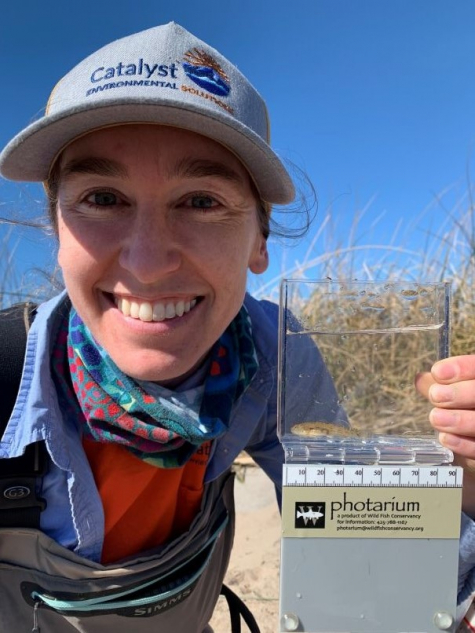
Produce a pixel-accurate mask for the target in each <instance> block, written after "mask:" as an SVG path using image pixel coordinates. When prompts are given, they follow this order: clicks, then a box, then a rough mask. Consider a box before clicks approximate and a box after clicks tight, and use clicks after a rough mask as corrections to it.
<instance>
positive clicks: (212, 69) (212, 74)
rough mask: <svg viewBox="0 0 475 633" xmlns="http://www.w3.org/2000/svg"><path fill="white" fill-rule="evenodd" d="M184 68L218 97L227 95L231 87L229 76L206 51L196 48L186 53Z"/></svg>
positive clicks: (192, 79) (187, 73)
mask: <svg viewBox="0 0 475 633" xmlns="http://www.w3.org/2000/svg"><path fill="white" fill-rule="evenodd" d="M185 59H186V61H185V62H183V70H184V71H185V73H186V75H187V76H188V77H189V78H190V79H191V81H194V82H195V84H197V85H198V86H199V87H200V88H204V90H207V91H208V92H211V93H212V94H214V95H217V96H218V97H227V96H228V94H229V92H230V90H231V87H230V85H229V77H228V76H227V75H226V73H225V72H224V70H223V69H222V68H221V66H220V65H219V64H218V62H217V61H216V60H215V59H214V58H213V57H211V55H209V54H208V53H206V51H204V50H200V49H199V48H194V49H192V50H191V51H188V52H187V53H185Z"/></svg>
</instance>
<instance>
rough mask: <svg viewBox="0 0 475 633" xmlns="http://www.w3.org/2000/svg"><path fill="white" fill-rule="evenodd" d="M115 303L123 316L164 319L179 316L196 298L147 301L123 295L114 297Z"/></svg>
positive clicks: (194, 303) (192, 304)
mask: <svg viewBox="0 0 475 633" xmlns="http://www.w3.org/2000/svg"><path fill="white" fill-rule="evenodd" d="M115 304H116V306H117V308H118V309H119V310H120V312H122V314H123V315H124V316H130V317H132V318H133V319H139V321H165V319H174V318H175V317H181V316H183V315H184V314H186V313H187V312H189V311H190V310H192V309H193V308H194V307H195V305H196V299H193V300H192V301H177V302H176V303H175V302H171V301H170V302H168V303H161V302H157V303H149V302H148V301H141V302H139V301H130V300H129V299H125V298H124V297H115Z"/></svg>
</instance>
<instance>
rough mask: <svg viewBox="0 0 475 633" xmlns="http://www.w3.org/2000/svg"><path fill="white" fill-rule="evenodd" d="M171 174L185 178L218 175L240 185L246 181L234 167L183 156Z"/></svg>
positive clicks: (171, 175)
mask: <svg viewBox="0 0 475 633" xmlns="http://www.w3.org/2000/svg"><path fill="white" fill-rule="evenodd" d="M169 176H170V177H171V178H173V177H178V178H179V177H183V178H206V177H208V176H218V177H219V178H224V179H225V180H229V181H230V182H234V183H236V184H238V185H242V184H244V183H245V179H244V178H243V176H242V175H241V174H240V173H239V172H238V171H236V170H234V169H233V168H232V167H229V166H228V165H225V164H224V163H220V162H218V161H214V160H206V159H200V158H198V159H196V158H183V159H182V160H180V161H178V162H177V163H176V164H175V165H174V167H173V168H172V169H171V170H170V173H169Z"/></svg>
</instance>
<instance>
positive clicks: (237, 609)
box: [221, 583, 260, 633]
mask: <svg viewBox="0 0 475 633" xmlns="http://www.w3.org/2000/svg"><path fill="white" fill-rule="evenodd" d="M221 595H222V596H224V597H225V598H226V601H227V603H228V607H229V615H230V617H231V632H232V633H241V616H242V619H243V620H244V622H245V623H246V624H247V626H248V628H249V631H250V632H251V633H260V630H259V627H258V625H257V622H256V620H255V618H254V616H253V615H252V613H251V611H250V610H249V609H248V608H247V607H246V605H245V604H244V602H243V601H242V600H241V598H239V597H238V596H237V595H236V594H235V593H234V592H233V591H231V589H230V588H229V587H228V586H227V585H225V584H224V583H223V586H222V587H221Z"/></svg>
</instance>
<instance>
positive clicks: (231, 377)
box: [52, 306, 258, 468]
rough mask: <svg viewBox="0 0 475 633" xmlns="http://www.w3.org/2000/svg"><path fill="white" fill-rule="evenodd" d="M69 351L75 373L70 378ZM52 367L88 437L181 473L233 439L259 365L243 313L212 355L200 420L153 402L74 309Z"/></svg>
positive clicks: (63, 396)
mask: <svg viewBox="0 0 475 633" xmlns="http://www.w3.org/2000/svg"><path fill="white" fill-rule="evenodd" d="M66 350H67V359H68V363H67V364H68V365H69V372H68V371H66V372H65V371H64V368H65V356H66ZM52 366H53V376H54V379H55V382H56V385H57V388H58V394H59V398H60V404H61V406H62V407H64V408H65V409H66V411H67V413H69V414H73V415H75V416H76V419H77V418H79V419H80V420H81V422H82V430H83V433H84V435H85V436H88V437H91V438H93V439H94V440H96V441H98V442H114V443H117V444H122V445H123V446H125V447H126V448H127V449H129V450H130V451H131V452H132V453H134V454H135V455H136V456H137V457H139V458H140V459H143V460H144V461H146V462H148V463H150V464H153V465H155V466H157V467H161V468H176V467H179V466H182V465H183V464H185V463H186V461H187V460H188V459H189V458H190V457H191V456H192V454H193V453H194V452H195V451H196V450H197V449H198V447H199V446H201V445H202V444H203V443H204V442H206V441H209V440H213V439H215V438H217V437H220V436H221V435H223V434H224V433H225V432H226V430H227V428H228V424H229V419H230V415H231V409H232V406H233V403H234V402H236V400H237V399H238V398H239V396H240V395H241V394H242V393H243V392H244V390H245V389H246V387H247V386H248V385H249V383H250V382H251V380H252V378H253V376H254V375H255V373H256V371H257V368H258V362H257V355H256V351H255V347H254V341H253V338H252V330H251V320H250V317H249V314H248V312H247V310H246V308H245V307H244V306H243V307H242V308H241V310H240V312H239V313H238V315H237V316H236V318H235V319H234V320H233V321H232V322H231V324H230V325H229V327H228V328H227V330H226V331H225V332H224V334H223V335H222V336H221V337H220V338H219V340H218V341H217V343H215V345H214V346H213V348H212V350H211V352H210V365H209V373H208V376H207V378H206V380H205V384H204V392H203V396H202V401H201V406H200V409H199V415H198V419H196V415H193V412H191V411H188V410H187V408H186V407H185V406H183V407H182V408H181V410H180V411H179V412H177V405H176V402H175V403H174V405H173V406H169V405H168V403H167V400H166V398H164V397H159V398H156V397H153V396H151V395H149V394H147V393H146V392H145V391H144V389H143V388H142V387H141V386H140V385H138V384H137V382H135V381H134V380H133V379H132V378H130V377H129V376H126V375H125V374H124V373H123V372H122V371H121V370H120V369H119V368H118V367H117V365H116V364H115V363H114V362H113V361H112V359H111V358H110V356H109V355H108V354H107V352H106V351H105V350H104V349H103V348H102V347H101V346H100V345H99V344H98V343H97V342H96V341H95V340H94V338H93V337H92V335H91V333H90V332H89V330H88V328H87V327H86V326H85V325H84V323H83V321H82V319H81V317H80V316H79V315H78V314H77V312H76V311H75V310H74V308H72V309H71V311H70V314H69V322H68V321H67V320H66V321H65V322H64V324H63V327H62V328H61V331H60V332H59V335H58V339H57V347H56V349H55V353H54V354H53V361H52ZM68 374H69V375H70V377H71V381H72V383H71V382H70V381H69V380H68V378H69V376H68ZM71 386H72V388H73V389H74V393H73V392H72V389H71ZM164 391H165V390H164ZM74 394H75V395H74Z"/></svg>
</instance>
